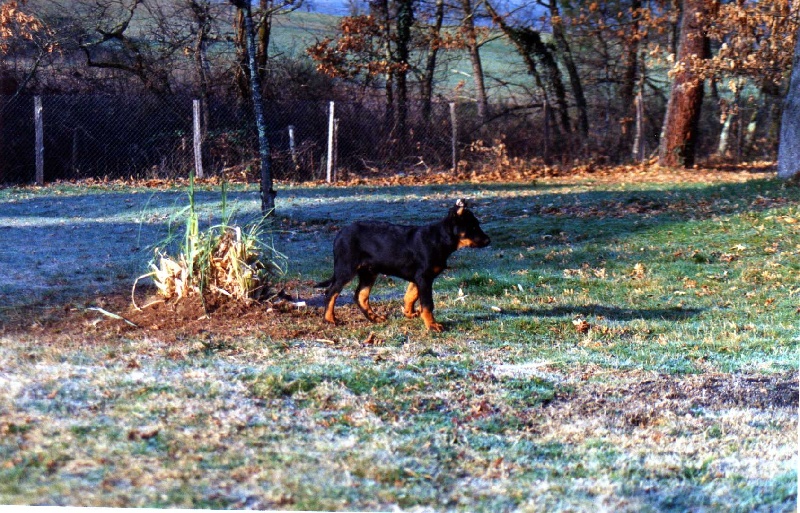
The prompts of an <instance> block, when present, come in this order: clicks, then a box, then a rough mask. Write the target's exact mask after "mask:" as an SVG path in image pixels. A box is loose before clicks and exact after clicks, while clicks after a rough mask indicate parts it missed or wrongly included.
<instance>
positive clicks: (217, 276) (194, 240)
mask: <svg viewBox="0 0 800 513" xmlns="http://www.w3.org/2000/svg"><path fill="white" fill-rule="evenodd" d="M221 187H222V190H221V204H220V211H221V219H222V222H221V223H220V224H216V225H212V226H209V227H208V228H205V229H203V230H201V229H200V219H199V214H198V212H197V209H196V204H195V186H194V173H190V179H189V188H188V192H187V195H188V200H189V204H188V205H187V206H186V207H185V208H183V209H181V210H180V211H179V212H178V213H177V214H176V215H175V216H174V217H173V218H172V219H171V220H170V226H171V227H172V226H174V225H176V224H180V220H181V219H182V220H183V225H184V235H183V238H182V241H181V244H180V245H179V247H178V255H177V256H170V255H168V254H167V253H166V252H165V251H164V250H163V249H161V247H166V246H169V245H170V242H171V240H173V237H172V236H170V237H168V239H167V240H165V241H163V242H162V244H160V245H159V247H156V249H155V257H154V261H153V262H151V263H150V269H151V272H150V273H148V274H146V275H144V276H140V277H139V278H138V279H137V282H138V280H139V279H141V278H144V277H150V278H152V280H153V282H154V284H155V286H156V288H157V289H158V293H159V294H160V295H161V296H162V297H164V298H165V299H172V298H176V299H178V300H180V299H182V298H185V297H189V296H191V295H198V296H199V297H201V298H202V299H203V300H204V304H205V298H206V296H207V295H215V296H224V297H226V298H229V299H232V300H235V301H239V302H243V303H249V302H250V301H253V300H262V299H266V298H268V297H269V293H270V285H274V283H275V281H276V280H277V279H279V278H280V277H282V276H283V275H284V274H285V273H286V263H287V258H286V257H285V256H284V255H283V254H281V253H280V252H278V251H277V250H276V249H275V247H274V245H273V244H272V235H271V233H270V231H269V228H270V225H269V220H268V219H267V218H266V217H262V218H260V219H259V220H258V221H256V222H255V223H250V224H248V225H245V226H244V227H240V226H237V225H235V224H233V223H232V222H231V219H232V215H231V212H229V211H228V205H227V191H226V185H225V183H223V184H222V186H221ZM170 231H172V230H170ZM135 288H136V284H135V283H134V290H133V291H132V294H131V296H132V297H133V296H134V292H135ZM134 304H135V302H134Z"/></svg>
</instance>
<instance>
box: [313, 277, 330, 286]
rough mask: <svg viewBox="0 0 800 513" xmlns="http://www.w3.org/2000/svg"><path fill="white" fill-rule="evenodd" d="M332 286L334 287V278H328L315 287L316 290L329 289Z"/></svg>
mask: <svg viewBox="0 0 800 513" xmlns="http://www.w3.org/2000/svg"><path fill="white" fill-rule="evenodd" d="M331 285H333V276H331V277H330V278H328V279H327V280H325V281H321V282H319V283H317V284H316V285H314V288H315V289H327V288H328V287H330V286H331Z"/></svg>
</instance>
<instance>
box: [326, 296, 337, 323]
mask: <svg viewBox="0 0 800 513" xmlns="http://www.w3.org/2000/svg"><path fill="white" fill-rule="evenodd" d="M338 297H339V294H338V293H337V294H334V295H333V296H331V299H330V301H328V304H327V305H326V307H325V320H326V321H327V322H329V323H331V324H336V316H334V314H333V307H334V306H335V305H336V298H338Z"/></svg>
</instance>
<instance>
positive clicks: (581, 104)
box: [550, 0, 589, 138]
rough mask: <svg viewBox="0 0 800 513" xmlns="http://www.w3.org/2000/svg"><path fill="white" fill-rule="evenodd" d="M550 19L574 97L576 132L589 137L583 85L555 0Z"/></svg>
mask: <svg viewBox="0 0 800 513" xmlns="http://www.w3.org/2000/svg"><path fill="white" fill-rule="evenodd" d="M550 19H551V20H557V21H553V23H552V25H553V39H554V40H555V42H556V48H558V53H559V54H560V55H561V60H562V61H563V63H564V67H565V68H566V69H567V76H568V77H569V84H570V87H571V88H572V95H573V96H574V97H575V107H576V108H577V109H578V131H579V132H580V134H581V136H583V137H584V138H586V137H588V136H589V114H588V111H587V106H586V95H585V94H584V93H583V84H582V83H581V77H580V74H579V73H578V66H576V65H575V61H574V60H573V59H572V51H571V50H570V47H569V42H568V41H567V37H566V35H565V34H564V25H563V22H562V21H561V19H562V18H561V14H560V13H559V11H558V4H557V3H556V0H551V1H550Z"/></svg>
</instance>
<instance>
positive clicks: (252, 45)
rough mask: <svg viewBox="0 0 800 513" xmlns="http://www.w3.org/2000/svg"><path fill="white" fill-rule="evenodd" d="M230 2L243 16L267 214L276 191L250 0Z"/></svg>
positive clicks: (270, 209) (262, 194)
mask: <svg viewBox="0 0 800 513" xmlns="http://www.w3.org/2000/svg"><path fill="white" fill-rule="evenodd" d="M231 3H233V4H234V5H235V6H236V7H237V8H238V9H239V11H241V13H242V17H243V18H244V26H245V30H244V33H245V41H246V43H247V55H248V63H249V68H250V95H251V98H252V100H253V113H254V114H255V118H256V130H257V132H258V154H259V157H260V158H261V213H262V215H264V216H268V215H271V214H272V213H273V212H274V211H275V196H276V194H277V193H276V192H275V190H274V189H273V188H272V162H271V154H270V148H269V140H268V139H267V127H266V120H265V118H264V106H263V104H262V99H261V80H260V77H259V74H258V71H257V70H256V67H257V63H256V41H255V28H254V24H253V15H252V12H251V10H250V0H231Z"/></svg>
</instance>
